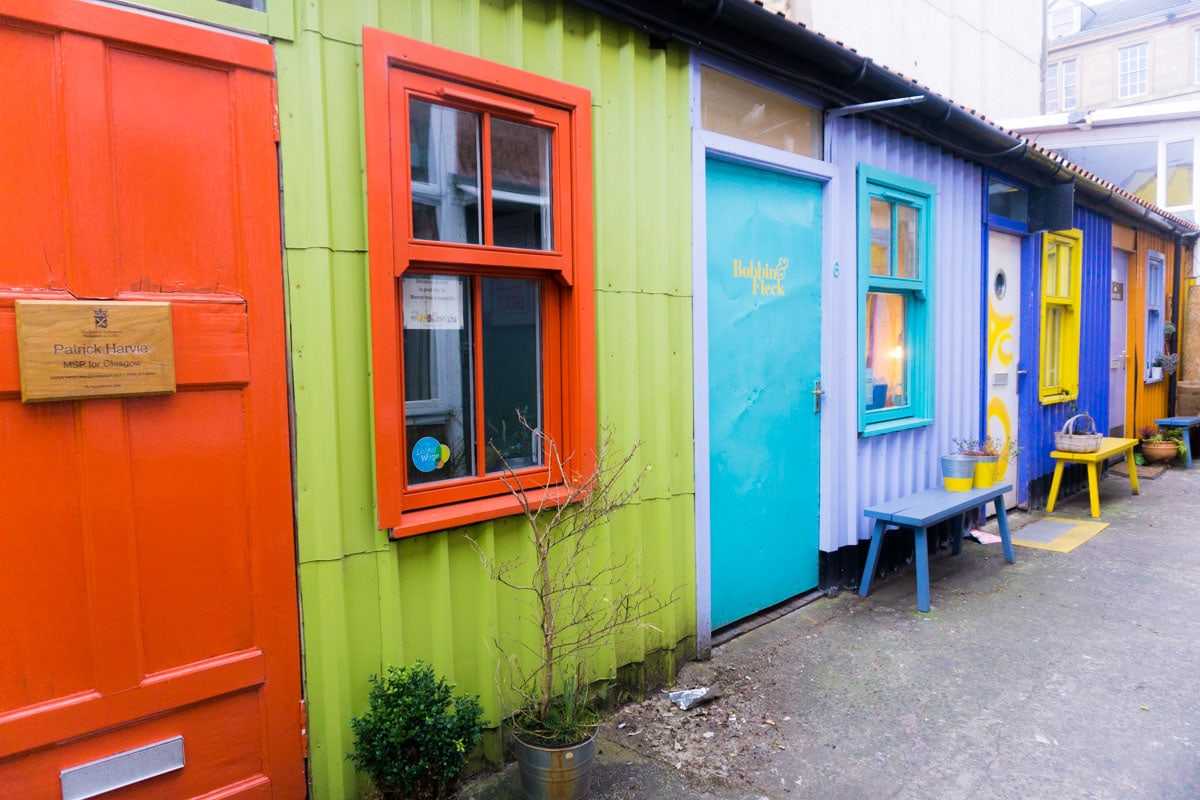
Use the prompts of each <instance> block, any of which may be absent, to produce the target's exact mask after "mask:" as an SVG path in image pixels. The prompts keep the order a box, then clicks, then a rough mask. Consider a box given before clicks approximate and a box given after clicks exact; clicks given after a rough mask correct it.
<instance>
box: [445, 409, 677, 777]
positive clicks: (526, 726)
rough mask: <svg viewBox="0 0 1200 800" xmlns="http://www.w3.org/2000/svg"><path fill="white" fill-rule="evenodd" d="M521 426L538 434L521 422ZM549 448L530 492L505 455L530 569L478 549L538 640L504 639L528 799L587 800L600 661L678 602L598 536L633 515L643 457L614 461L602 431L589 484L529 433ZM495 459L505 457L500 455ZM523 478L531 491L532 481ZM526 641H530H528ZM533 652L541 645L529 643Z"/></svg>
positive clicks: (503, 680)
mask: <svg viewBox="0 0 1200 800" xmlns="http://www.w3.org/2000/svg"><path fill="white" fill-rule="evenodd" d="M521 424H522V425H525V426H526V428H529V426H528V423H527V422H526V421H525V420H524V418H521ZM529 432H530V433H532V434H535V435H536V438H537V440H538V441H540V442H541V443H542V444H543V445H544V448H543V456H544V458H545V459H546V461H545V463H546V464H547V466H548V467H549V470H548V474H547V475H546V477H545V478H544V479H543V480H542V481H539V482H538V483H537V484H536V485H529V476H528V473H527V472H526V474H525V475H524V476H518V474H517V473H516V472H514V467H513V465H512V464H511V463H509V462H508V460H507V459H506V458H505V457H504V456H503V455H502V454H499V453H498V454H497V457H498V458H499V459H500V463H501V464H502V467H503V480H504V484H505V486H507V487H508V489H509V491H510V492H511V493H512V494H513V496H514V497H516V498H517V501H518V503H519V504H520V507H521V511H522V513H523V515H524V517H525V523H526V524H525V526H524V530H525V535H526V537H527V541H526V545H527V547H526V553H527V555H526V556H524V557H518V558H515V559H511V560H507V561H501V560H497V559H496V558H494V557H492V556H490V555H489V554H488V553H486V552H485V551H484V550H483V548H482V547H481V546H480V545H479V543H478V542H477V541H475V540H474V539H471V538H470V537H468V540H469V541H470V542H471V545H472V546H473V547H474V548H475V551H476V553H477V554H478V555H479V557H480V559H481V561H482V563H483V566H484V569H485V570H486V571H487V573H488V575H489V576H490V577H491V578H493V579H494V580H496V581H498V582H499V583H500V584H502V585H503V586H505V587H507V589H508V590H510V591H512V592H514V593H515V594H516V595H517V597H518V598H519V599H520V600H521V601H522V602H523V604H524V606H525V607H526V608H527V609H528V610H529V612H528V615H527V616H526V617H525V618H524V620H523V622H524V623H525V624H527V625H530V626H532V628H533V631H532V634H533V635H532V636H531V637H530V638H529V640H522V641H512V640H504V639H502V638H496V639H494V640H493V642H492V645H493V648H494V649H495V651H496V652H497V654H498V655H499V657H500V658H499V665H498V668H497V684H498V688H499V690H500V697H501V701H502V703H503V705H504V706H505V707H506V708H511V709H516V710H515V712H514V713H513V715H512V717H511V725H512V730H513V734H514V736H513V738H514V741H515V749H516V754H517V764H518V768H519V772H520V776H521V784H522V787H523V789H524V792H525V795H526V797H528V798H531V800H536V799H537V798H551V797H553V798H558V797H563V798H582V797H586V796H587V794H588V791H589V787H590V782H591V769H592V764H593V757H594V754H595V734H596V728H597V725H598V722H599V719H598V714H597V712H596V709H595V703H594V698H593V695H592V692H591V690H590V687H591V685H592V683H593V681H595V680H597V678H598V676H597V675H595V674H594V673H592V672H591V671H590V669H589V667H590V657H591V656H592V655H593V654H594V653H595V652H596V651H597V650H598V649H600V648H602V647H610V646H612V645H613V644H615V643H617V642H619V641H620V640H621V639H622V638H623V637H625V636H628V635H629V634H631V633H633V632H634V631H635V630H636V628H637V627H638V626H643V627H652V626H650V625H649V621H648V620H649V618H650V617H651V616H652V615H653V614H655V613H657V612H659V611H660V610H662V609H663V608H664V607H666V606H667V605H668V604H670V603H672V602H674V600H675V599H676V594H677V592H672V593H671V595H670V596H669V597H667V598H656V597H655V596H654V595H653V594H652V592H651V587H650V586H647V585H643V584H641V583H640V582H639V581H638V580H637V579H636V578H637V575H636V573H635V572H634V567H635V564H634V563H633V562H632V559H631V558H629V557H622V556H610V555H607V554H606V553H604V552H602V551H601V550H600V549H599V548H598V544H599V543H600V542H602V541H604V539H603V538H602V537H600V536H598V535H597V534H598V532H599V531H598V530H597V529H598V528H599V527H600V526H602V525H604V524H606V523H607V522H608V520H609V518H610V517H611V516H612V514H613V513H614V512H615V511H617V510H618V509H620V508H621V507H623V506H625V505H626V504H627V503H629V502H630V501H631V500H632V499H633V498H634V497H635V496H636V495H637V492H638V489H639V487H640V486H641V482H642V478H643V477H644V475H645V473H646V471H648V470H649V469H650V468H649V467H646V468H645V469H643V470H641V471H640V472H638V473H637V474H635V475H632V476H630V477H628V478H627V477H625V472H626V471H627V469H628V468H629V467H630V466H631V465H632V464H633V462H634V456H635V454H636V452H637V450H638V445H637V444H635V445H633V447H632V448H631V449H630V450H629V451H628V452H625V453H624V454H621V455H618V456H613V455H612V452H611V450H612V448H611V445H612V432H611V430H609V429H607V428H605V429H604V430H603V431H602V435H601V441H600V446H599V450H598V452H597V457H596V462H595V467H594V468H592V469H591V470H590V471H589V472H588V473H587V474H579V473H578V472H577V471H576V470H575V469H574V467H573V465H572V462H571V460H570V459H568V458H567V457H565V456H564V454H563V453H562V452H561V451H560V450H559V447H558V445H557V443H556V442H555V441H554V440H553V439H552V438H551V437H548V436H544V435H543V434H542V433H541V432H540V431H535V430H533V429H532V428H529ZM493 449H498V448H495V447H494V446H493ZM522 478H523V480H522ZM527 632H528V631H527ZM530 642H532V644H531V643H530Z"/></svg>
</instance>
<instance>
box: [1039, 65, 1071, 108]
mask: <svg viewBox="0 0 1200 800" xmlns="http://www.w3.org/2000/svg"><path fill="white" fill-rule="evenodd" d="M1077 66H1078V62H1077V61H1076V59H1074V58H1072V59H1068V60H1067V61H1060V62H1058V63H1057V64H1048V65H1047V66H1046V81H1045V85H1044V87H1043V91H1044V92H1045V99H1046V113H1047V114H1054V113H1056V112H1058V111H1070V110H1071V109H1073V108H1076V107H1077V106H1078V105H1079V91H1078V82H1077V78H1076V75H1077V71H1078V70H1077Z"/></svg>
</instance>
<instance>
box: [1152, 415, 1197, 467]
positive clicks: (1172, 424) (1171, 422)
mask: <svg viewBox="0 0 1200 800" xmlns="http://www.w3.org/2000/svg"><path fill="white" fill-rule="evenodd" d="M1154 424H1155V425H1157V426H1158V427H1160V428H1180V429H1181V431H1182V433H1183V446H1184V448H1185V449H1186V450H1187V452H1186V453H1184V466H1186V467H1187V468H1188V469H1191V468H1192V442H1191V439H1192V428H1195V427H1197V426H1200V417H1165V418H1163V419H1156V420H1154Z"/></svg>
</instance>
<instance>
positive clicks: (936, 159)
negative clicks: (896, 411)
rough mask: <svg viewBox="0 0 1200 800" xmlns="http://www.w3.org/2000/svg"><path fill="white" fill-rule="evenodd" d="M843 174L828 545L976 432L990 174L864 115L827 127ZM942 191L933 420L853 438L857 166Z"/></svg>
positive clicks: (832, 319)
mask: <svg viewBox="0 0 1200 800" xmlns="http://www.w3.org/2000/svg"><path fill="white" fill-rule="evenodd" d="M827 135H829V136H830V138H831V141H832V144H831V147H832V151H831V156H832V160H833V161H834V163H835V165H836V167H837V169H838V178H837V179H836V180H835V181H834V184H835V185H834V186H833V187H832V189H831V190H832V191H834V193H835V194H834V197H833V200H832V203H833V213H832V214H831V215H830V216H831V219H830V220H828V221H827V224H828V225H830V226H831V231H830V238H829V240H830V242H831V243H832V246H831V248H830V249H831V252H830V253H829V254H828V256H827V263H828V264H829V267H830V268H827V270H826V275H827V278H826V282H825V291H824V296H823V298H822V314H823V317H824V319H825V326H824V331H825V345H824V347H823V350H824V355H823V362H822V374H823V383H824V388H825V390H826V391H827V392H828V394H827V396H826V398H825V399H826V403H825V411H824V412H823V413H824V415H825V419H824V424H823V427H822V440H821V445H822V459H823V461H824V463H825V468H824V469H823V470H822V480H823V486H822V492H821V496H822V507H821V549H822V550H823V551H825V552H833V551H836V550H837V549H838V548H840V547H844V546H846V545H853V544H856V543H857V542H858V540H859V539H865V538H868V537H869V536H870V528H869V526H868V525H867V524H866V522H865V521H864V519H863V516H862V510H863V508H864V507H866V506H869V505H872V504H874V503H878V502H881V501H884V500H889V499H891V498H894V497H898V496H900V495H903V494H907V493H909V492H915V491H919V490H922V489H927V488H929V487H931V486H935V485H939V483H940V481H941V477H940V473H939V467H938V456H940V455H942V454H943V453H946V452H949V450H950V447H951V440H952V439H953V438H954V437H956V436H968V435H974V434H976V433H977V432H978V430H979V427H980V419H981V413H980V388H979V375H980V359H981V348H980V333H979V332H980V300H979V298H980V280H981V278H980V274H981V273H980V270H981V266H980V265H981V263H982V262H981V237H982V234H981V231H982V219H983V214H982V208H981V205H982V180H983V179H982V172H981V170H980V169H979V168H978V167H976V166H974V165H971V164H968V163H966V162H964V161H962V160H961V159H958V158H954V157H952V156H950V155H947V154H946V153H944V152H943V151H941V150H939V149H938V148H935V147H931V146H929V145H926V144H922V143H919V142H916V141H914V140H912V139H910V138H908V137H906V136H903V135H901V134H899V133H897V132H896V131H893V130H891V129H888V128H885V127H882V126H880V125H876V124H873V123H871V122H868V121H865V120H862V119H857V118H843V119H841V120H837V121H835V122H834V123H833V124H832V126H831V129H830V130H829V131H827ZM860 163H864V164H870V165H872V166H876V167H880V168H883V169H887V170H890V171H892V172H895V173H897V174H900V175H905V176H908V177H912V178H916V179H918V180H922V181H927V182H929V183H931V184H933V185H934V186H935V187H937V198H936V200H935V206H936V207H935V212H934V213H935V222H934V225H935V227H934V248H935V250H934V266H933V270H934V273H933V274H934V288H933V300H932V302H933V308H934V317H935V323H934V324H935V333H934V347H935V354H936V355H935V363H936V370H935V384H936V386H935V398H934V420H935V421H934V424H933V425H930V426H927V427H923V428H917V429H914V430H907V431H898V432H895V433H889V434H884V435H881V436H872V437H866V438H863V437H859V436H858V431H857V417H856V408H857V394H856V392H857V384H858V359H857V358H856V357H855V356H856V354H857V347H858V340H859V335H858V320H857V311H856V309H857V305H856V303H857V291H858V287H857V278H856V276H857V270H856V267H855V265H856V258H855V248H856V243H855V224H854V220H855V216H856V210H855V193H856V179H855V176H856V169H857V166H858V164H860ZM1106 341H1107V340H1106Z"/></svg>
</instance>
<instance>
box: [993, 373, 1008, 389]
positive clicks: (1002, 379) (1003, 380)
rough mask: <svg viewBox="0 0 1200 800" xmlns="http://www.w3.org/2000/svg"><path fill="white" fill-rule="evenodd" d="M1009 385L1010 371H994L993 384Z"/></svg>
mask: <svg viewBox="0 0 1200 800" xmlns="http://www.w3.org/2000/svg"><path fill="white" fill-rule="evenodd" d="M1007 385H1008V373H1007V372H993V373H992V386H1007Z"/></svg>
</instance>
